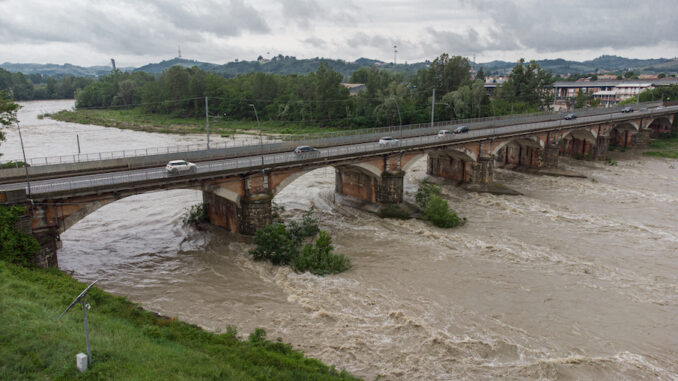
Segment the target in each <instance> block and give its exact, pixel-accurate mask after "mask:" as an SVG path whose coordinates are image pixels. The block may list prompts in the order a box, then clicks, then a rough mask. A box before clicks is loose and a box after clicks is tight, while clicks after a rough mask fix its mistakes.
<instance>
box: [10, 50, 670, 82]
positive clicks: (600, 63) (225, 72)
mask: <svg viewBox="0 0 678 381" xmlns="http://www.w3.org/2000/svg"><path fill="white" fill-rule="evenodd" d="M323 62H326V63H327V64H328V65H329V66H330V67H331V68H332V69H333V70H335V71H337V72H339V73H341V74H342V75H343V76H344V80H348V78H349V77H350V76H351V74H352V73H353V72H354V71H355V70H357V69H358V68H361V67H370V66H376V67H380V68H383V69H387V70H395V71H398V72H403V73H407V74H414V73H416V72H417V71H418V70H419V69H421V68H424V67H427V66H428V65H429V64H430V61H425V62H416V63H412V64H407V63H403V64H397V65H395V68H394V66H393V63H388V62H383V61H379V60H373V59H369V58H359V59H357V60H355V61H344V60H337V59H329V58H318V57H316V58H309V59H297V58H296V57H290V56H283V55H278V56H275V57H273V58H271V59H264V58H261V57H260V58H259V59H258V60H256V61H238V60H236V61H233V62H228V63H226V64H223V65H219V64H213V63H209V62H201V61H196V60H189V59H184V58H173V59H171V60H166V61H162V62H159V63H150V64H148V65H144V66H142V67H139V68H131V67H125V68H119V69H120V70H122V71H144V72H147V73H151V74H159V73H161V72H162V71H163V70H165V69H169V68H170V67H172V66H174V65H181V66H184V67H193V66H197V67H199V68H200V69H202V70H205V71H209V72H213V73H216V74H218V75H221V76H224V77H234V76H236V75H239V74H245V73H249V72H262V73H274V74H307V73H310V72H314V71H316V70H318V66H320V64H321V63H323ZM536 62H537V63H538V64H539V65H540V66H541V67H542V68H543V69H545V70H546V71H551V72H552V73H553V74H556V75H566V74H582V73H595V72H596V71H598V72H599V73H604V72H619V73H622V72H624V71H626V70H629V69H630V70H633V71H636V72H639V73H653V74H657V73H666V74H676V73H678V60H677V59H676V58H673V59H668V58H657V59H647V60H641V59H632V58H624V57H618V56H609V55H603V56H600V57H598V58H596V59H593V60H589V61H583V62H578V61H568V60H564V59H561V58H559V59H552V60H538V61H536ZM515 64H516V63H515V62H507V61H491V62H485V63H478V64H476V63H472V66H473V67H474V68H475V69H476V70H477V69H478V68H481V67H482V68H483V72H485V74H500V75H501V74H508V73H510V72H511V70H512V69H513V67H514V66H515ZM0 68H2V69H5V70H7V71H11V72H21V73H24V74H41V75H47V76H55V77H61V76H64V75H70V76H77V77H99V76H102V75H106V74H108V73H109V72H110V71H111V67H110V66H91V67H82V66H76V65H71V64H63V65H56V64H30V63H29V64H24V63H9V62H5V63H3V64H0Z"/></svg>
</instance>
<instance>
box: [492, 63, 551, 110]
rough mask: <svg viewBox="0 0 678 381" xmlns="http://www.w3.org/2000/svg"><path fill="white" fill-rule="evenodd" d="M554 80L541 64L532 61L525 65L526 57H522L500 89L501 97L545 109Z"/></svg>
mask: <svg viewBox="0 0 678 381" xmlns="http://www.w3.org/2000/svg"><path fill="white" fill-rule="evenodd" d="M553 81H554V80H553V77H552V75H551V73H550V72H546V71H544V70H543V69H542V68H541V67H540V66H539V64H537V63H536V62H534V61H530V63H529V64H527V65H525V59H523V58H521V59H520V61H519V62H518V64H516V66H514V67H513V70H512V71H511V74H510V75H509V78H508V80H507V81H506V82H504V84H503V85H502V87H501V89H499V97H501V98H502V99H504V100H507V101H509V102H525V103H527V104H528V105H532V106H538V107H539V108H542V109H543V108H544V106H545V104H546V101H545V100H546V97H547V95H548V91H549V88H550V86H551V84H552V83H553Z"/></svg>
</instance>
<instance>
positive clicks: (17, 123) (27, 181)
mask: <svg viewBox="0 0 678 381" xmlns="http://www.w3.org/2000/svg"><path fill="white" fill-rule="evenodd" d="M16 128H17V130H19V141H20V142H21V152H22V153H23V155H24V169H25V170H26V187H27V188H28V199H29V200H30V199H31V181H30V180H29V178H28V161H26V151H25V150H24V139H23V138H22V137H21V127H19V122H18V121H17V122H16ZM31 204H32V201H31ZM31 210H32V209H31ZM31 213H32V211H31Z"/></svg>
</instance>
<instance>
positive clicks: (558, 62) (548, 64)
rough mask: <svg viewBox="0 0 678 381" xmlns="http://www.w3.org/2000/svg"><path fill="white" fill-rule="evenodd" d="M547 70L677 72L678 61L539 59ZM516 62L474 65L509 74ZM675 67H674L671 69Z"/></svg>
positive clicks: (607, 57) (665, 59)
mask: <svg viewBox="0 0 678 381" xmlns="http://www.w3.org/2000/svg"><path fill="white" fill-rule="evenodd" d="M535 62H537V63H538V64H539V66H541V67H542V69H544V70H546V71H551V72H552V73H553V74H556V75H565V74H581V73H595V72H596V71H598V72H620V73H621V72H625V71H627V70H635V71H642V72H647V73H661V72H666V73H668V72H676V71H677V69H678V62H676V60H675V59H668V58H657V59H647V60H640V59H634V58H624V57H618V56H609V55H603V56H600V57H598V58H596V59H593V60H589V61H583V62H578V61H568V60H564V59H562V58H558V59H553V60H537V61H535ZM669 62H673V63H674V64H673V65H672V66H671V65H668V66H664V67H662V65H665V64H666V63H669ZM515 64H516V63H515V62H506V61H492V62H487V63H480V64H476V65H474V66H475V67H482V68H483V72H485V73H488V74H508V73H510V72H511V69H513V66H515ZM671 68H673V69H671Z"/></svg>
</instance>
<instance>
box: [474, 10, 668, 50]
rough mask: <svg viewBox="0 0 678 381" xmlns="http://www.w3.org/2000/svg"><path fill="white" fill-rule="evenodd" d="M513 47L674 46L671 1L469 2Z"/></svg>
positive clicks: (551, 48)
mask: <svg viewBox="0 0 678 381" xmlns="http://www.w3.org/2000/svg"><path fill="white" fill-rule="evenodd" d="M465 4H467V5H468V6H471V7H473V8H475V9H476V10H477V11H479V12H481V13H482V14H484V15H486V16H487V17H488V18H489V19H490V20H491V23H492V24H494V25H496V29H497V30H498V31H500V33H502V34H507V35H511V36H513V38H515V42H516V44H517V45H520V46H523V47H524V48H528V49H530V48H531V49H535V50H536V51H537V52H557V51H563V50H580V49H599V48H615V49H623V48H634V47H642V46H648V45H656V44H658V43H660V42H662V41H669V42H678V23H676V22H675V21H674V16H673V12H672V10H673V9H674V7H675V1H673V0H657V1H615V2H602V1H590V0H588V1H585V0H573V1H559V2H551V1H548V2H546V1H535V0H531V1H529V0H528V1H521V2H515V3H509V2H504V1H473V2H470V1H469V2H466V3H465Z"/></svg>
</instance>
